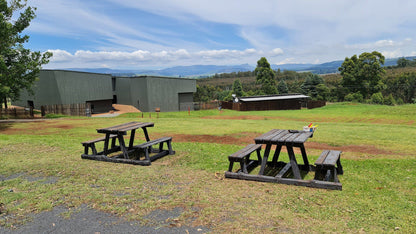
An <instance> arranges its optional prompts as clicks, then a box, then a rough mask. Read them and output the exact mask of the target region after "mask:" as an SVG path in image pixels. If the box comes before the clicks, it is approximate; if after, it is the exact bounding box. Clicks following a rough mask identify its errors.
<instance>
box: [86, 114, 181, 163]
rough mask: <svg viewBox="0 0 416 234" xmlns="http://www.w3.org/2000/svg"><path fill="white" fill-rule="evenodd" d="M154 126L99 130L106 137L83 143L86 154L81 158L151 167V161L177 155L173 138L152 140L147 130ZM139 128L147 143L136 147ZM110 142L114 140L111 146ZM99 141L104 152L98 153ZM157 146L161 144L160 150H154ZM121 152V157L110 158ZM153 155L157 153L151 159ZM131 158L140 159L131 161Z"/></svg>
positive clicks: (135, 124)
mask: <svg viewBox="0 0 416 234" xmlns="http://www.w3.org/2000/svg"><path fill="white" fill-rule="evenodd" d="M153 126H154V123H151V122H128V123H124V124H119V125H115V126H111V127H106V128H100V129H97V132H98V133H102V134H105V137H101V138H97V139H94V140H90V141H85V142H82V144H83V145H84V147H85V151H84V154H82V155H81V157H82V158H84V159H92V160H99V161H109V162H119V163H130V164H138V165H150V164H151V161H153V160H156V159H158V158H160V157H163V156H165V155H168V154H175V151H173V150H172V145H171V141H172V137H162V138H159V139H155V140H150V137H149V134H148V131H147V128H148V127H153ZM139 128H141V129H142V130H143V133H144V137H145V139H146V142H144V143H142V144H139V145H134V140H135V136H136V130H137V129H139ZM128 132H130V139H129V141H128V145H127V144H126V142H125V141H124V136H126V135H128ZM115 139H117V140H118V142H119V145H116V144H115ZM110 140H112V142H111V145H110ZM99 141H104V149H103V151H102V152H97V150H96V147H95V143H96V142H99ZM156 144H159V149H153V148H152V146H154V145H156ZM164 144H167V146H168V149H163V145H164ZM89 148H91V149H92V151H93V153H92V154H88V149H89ZM119 151H121V154H120V155H115V156H111V157H109V156H108V155H109V154H111V153H115V152H119ZM141 153H143V154H144V157H145V159H144V160H140V154H141ZM151 153H156V155H153V156H152V157H150V154H151ZM131 157H132V158H138V159H131Z"/></svg>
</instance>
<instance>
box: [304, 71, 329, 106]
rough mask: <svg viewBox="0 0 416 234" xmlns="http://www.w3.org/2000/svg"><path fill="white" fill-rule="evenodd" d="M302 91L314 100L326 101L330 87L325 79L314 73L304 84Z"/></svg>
mask: <svg viewBox="0 0 416 234" xmlns="http://www.w3.org/2000/svg"><path fill="white" fill-rule="evenodd" d="M318 86H319V87H318ZM301 89H302V93H303V94H306V95H309V96H310V97H311V98H312V99H313V100H325V98H326V96H327V95H328V94H327V93H329V89H328V87H326V85H325V84H324V79H323V78H322V77H321V76H319V75H317V74H312V73H310V75H309V76H308V77H307V78H306V80H305V82H303V84H302V86H301ZM319 92H325V93H319Z"/></svg>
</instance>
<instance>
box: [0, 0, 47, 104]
mask: <svg viewBox="0 0 416 234" xmlns="http://www.w3.org/2000/svg"><path fill="white" fill-rule="evenodd" d="M9 4H10V5H9ZM25 7H26V0H13V1H10V2H8V1H6V0H0V98H1V101H4V100H5V99H6V98H10V99H12V100H15V99H17V98H19V96H20V91H21V90H22V89H27V90H28V91H31V86H32V85H33V83H34V82H35V80H36V78H37V75H38V73H39V71H40V69H41V65H43V64H47V63H48V62H49V58H50V57H51V56H52V54H51V53H49V52H46V53H44V54H41V53H40V52H32V51H30V50H29V49H25V48H24V47H23V44H24V43H26V42H28V40H29V36H28V35H21V33H22V32H23V31H24V30H25V29H26V28H27V27H28V26H29V23H30V21H31V20H32V19H34V18H35V12H34V10H35V9H34V8H32V7H27V8H25ZM17 12H20V16H19V17H18V18H15V17H14V13H17ZM5 103H6V102H5Z"/></svg>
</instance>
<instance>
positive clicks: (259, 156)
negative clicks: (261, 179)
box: [256, 148, 262, 165]
mask: <svg viewBox="0 0 416 234" xmlns="http://www.w3.org/2000/svg"><path fill="white" fill-rule="evenodd" d="M260 150H261V148H258V149H257V150H256V153H257V160H258V161H259V162H258V165H261V163H262V160H261V155H260Z"/></svg>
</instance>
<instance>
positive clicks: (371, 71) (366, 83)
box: [338, 51, 385, 98]
mask: <svg viewBox="0 0 416 234" xmlns="http://www.w3.org/2000/svg"><path fill="white" fill-rule="evenodd" d="M383 64H384V56H383V55H382V54H381V53H380V52H377V51H373V52H372V53H368V52H364V53H362V54H360V56H359V57H357V55H354V56H352V57H351V58H348V57H347V58H345V60H344V62H343V63H342V65H341V67H340V68H338V70H339V71H340V72H341V76H342V81H341V84H342V86H343V87H344V88H346V89H347V90H348V91H349V93H356V92H360V93H361V95H362V96H363V97H364V98H369V97H370V96H371V95H372V94H374V93H377V92H380V91H381V90H382V89H383V88H384V84H383V83H382V81H381V78H382V75H383V74H384V73H385V70H384V68H383V67H382V65H383Z"/></svg>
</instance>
